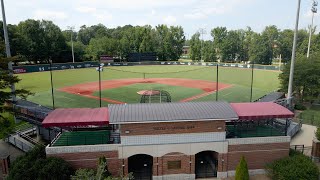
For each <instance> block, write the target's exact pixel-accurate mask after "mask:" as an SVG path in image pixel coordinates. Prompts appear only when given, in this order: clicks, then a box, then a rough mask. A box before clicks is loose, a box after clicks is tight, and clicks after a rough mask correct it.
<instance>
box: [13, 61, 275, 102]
mask: <svg viewBox="0 0 320 180" xmlns="http://www.w3.org/2000/svg"><path fill="white" fill-rule="evenodd" d="M279 73H280V72H277V71H265V70H254V81H253V99H257V98H259V97H261V96H263V95H265V94H267V93H269V92H272V91H274V90H277V89H278V88H279V80H278V76H279ZM216 74H217V69H216V67H202V66H180V65H179V66H127V67H124V66H123V67H110V68H108V67H107V68H104V71H103V72H102V73H101V78H102V80H111V79H127V78H143V77H145V78H185V79H200V80H208V81H213V82H216ZM18 77H19V78H21V79H22V81H21V82H20V83H19V84H18V85H17V87H18V88H25V89H28V90H30V91H32V92H34V93H35V96H33V97H29V100H31V101H34V102H36V103H39V104H42V105H46V106H51V104H52V102H51V90H50V88H51V86H50V73H49V72H40V73H29V74H19V75H18ZM98 79H99V76H98V72H97V71H96V69H95V68H86V69H73V70H64V71H54V72H53V82H54V83H53V84H54V89H55V91H54V93H55V104H56V107H99V102H98V100H95V99H90V98H86V97H80V96H77V95H72V94H68V93H64V92H60V91H58V89H59V88H62V87H65V86H72V85H76V84H80V83H86V82H97V83H98ZM219 82H220V83H226V84H231V85H232V87H231V88H227V89H224V90H221V91H219V100H225V101H229V102H247V101H249V99H250V85H251V69H241V68H225V67H219ZM141 88H142V89H141V90H144V89H145V87H142V86H141ZM150 88H151V89H155V88H157V87H151V86H150ZM122 91H123V92H121V93H119V92H118V91H114V90H106V91H105V92H103V96H107V97H110V98H111V99H118V98H119V97H121V96H125V94H132V93H136V91H137V89H136V88H134V89H133V91H134V92H131V90H129V89H128V90H122ZM176 92H177V93H175V94H179V97H174V96H172V99H174V100H175V101H177V100H179V99H180V97H182V96H185V98H188V97H190V96H189V95H190V92H188V90H179V91H178V89H177V90H176ZM132 99H135V101H136V100H137V98H136V97H135V98H132ZM129 100H130V99H129ZM207 100H215V94H212V95H209V96H206V97H202V98H200V99H196V100H194V101H207ZM125 102H127V101H125ZM102 103H103V106H106V105H107V102H102Z"/></svg>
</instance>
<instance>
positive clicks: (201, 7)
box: [184, 0, 251, 19]
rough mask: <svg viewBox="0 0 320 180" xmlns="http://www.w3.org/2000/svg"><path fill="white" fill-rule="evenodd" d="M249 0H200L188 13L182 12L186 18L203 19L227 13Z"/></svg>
mask: <svg viewBox="0 0 320 180" xmlns="http://www.w3.org/2000/svg"><path fill="white" fill-rule="evenodd" d="M249 1H251V0H229V1H224V0H202V1H200V2H199V3H197V4H195V5H194V8H193V9H191V11H190V13H186V14H184V17H185V18H187V19H205V18H208V17H209V16H210V15H219V14H227V13H230V12H233V10H234V9H235V8H236V7H237V6H238V5H239V4H244V3H247V2H249Z"/></svg>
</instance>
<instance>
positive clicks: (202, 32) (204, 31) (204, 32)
mask: <svg viewBox="0 0 320 180" xmlns="http://www.w3.org/2000/svg"><path fill="white" fill-rule="evenodd" d="M199 33H200V34H201V39H202V40H201V50H200V51H201V52H200V55H201V62H202V61H203V54H202V53H203V51H202V48H203V35H204V34H206V33H207V32H206V29H205V28H200V29H199Z"/></svg>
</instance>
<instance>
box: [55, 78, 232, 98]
mask: <svg viewBox="0 0 320 180" xmlns="http://www.w3.org/2000/svg"><path fill="white" fill-rule="evenodd" d="M137 83H157V84H164V85H171V86H182V87H188V88H198V89H201V90H203V91H204V93H201V94H198V95H195V96H192V97H188V98H185V99H182V100H180V102H187V101H192V100H194V99H198V98H201V97H204V96H207V95H209V94H212V93H214V92H216V91H217V89H218V90H222V89H226V88H229V87H231V86H232V85H230V84H224V83H218V88H216V87H217V83H216V82H212V81H205V80H195V79H181V78H148V79H141V78H135V79H116V80H106V81H101V90H107V89H113V88H119V87H122V86H128V85H131V84H137ZM59 91H63V92H67V93H71V94H76V95H79V96H84V97H88V98H93V99H99V97H97V96H94V95H93V93H94V92H96V91H99V83H98V82H89V83H83V84H77V85H74V86H67V87H63V88H61V89H59ZM101 99H102V100H103V101H107V102H110V103H115V104H123V103H126V102H122V101H118V100H115V99H110V98H101Z"/></svg>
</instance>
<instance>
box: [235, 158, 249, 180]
mask: <svg viewBox="0 0 320 180" xmlns="http://www.w3.org/2000/svg"><path fill="white" fill-rule="evenodd" d="M235 180H249V171H248V165H247V162H246V159H245V158H244V156H242V157H241V160H240V162H239V164H238V166H237V169H236V177H235Z"/></svg>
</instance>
